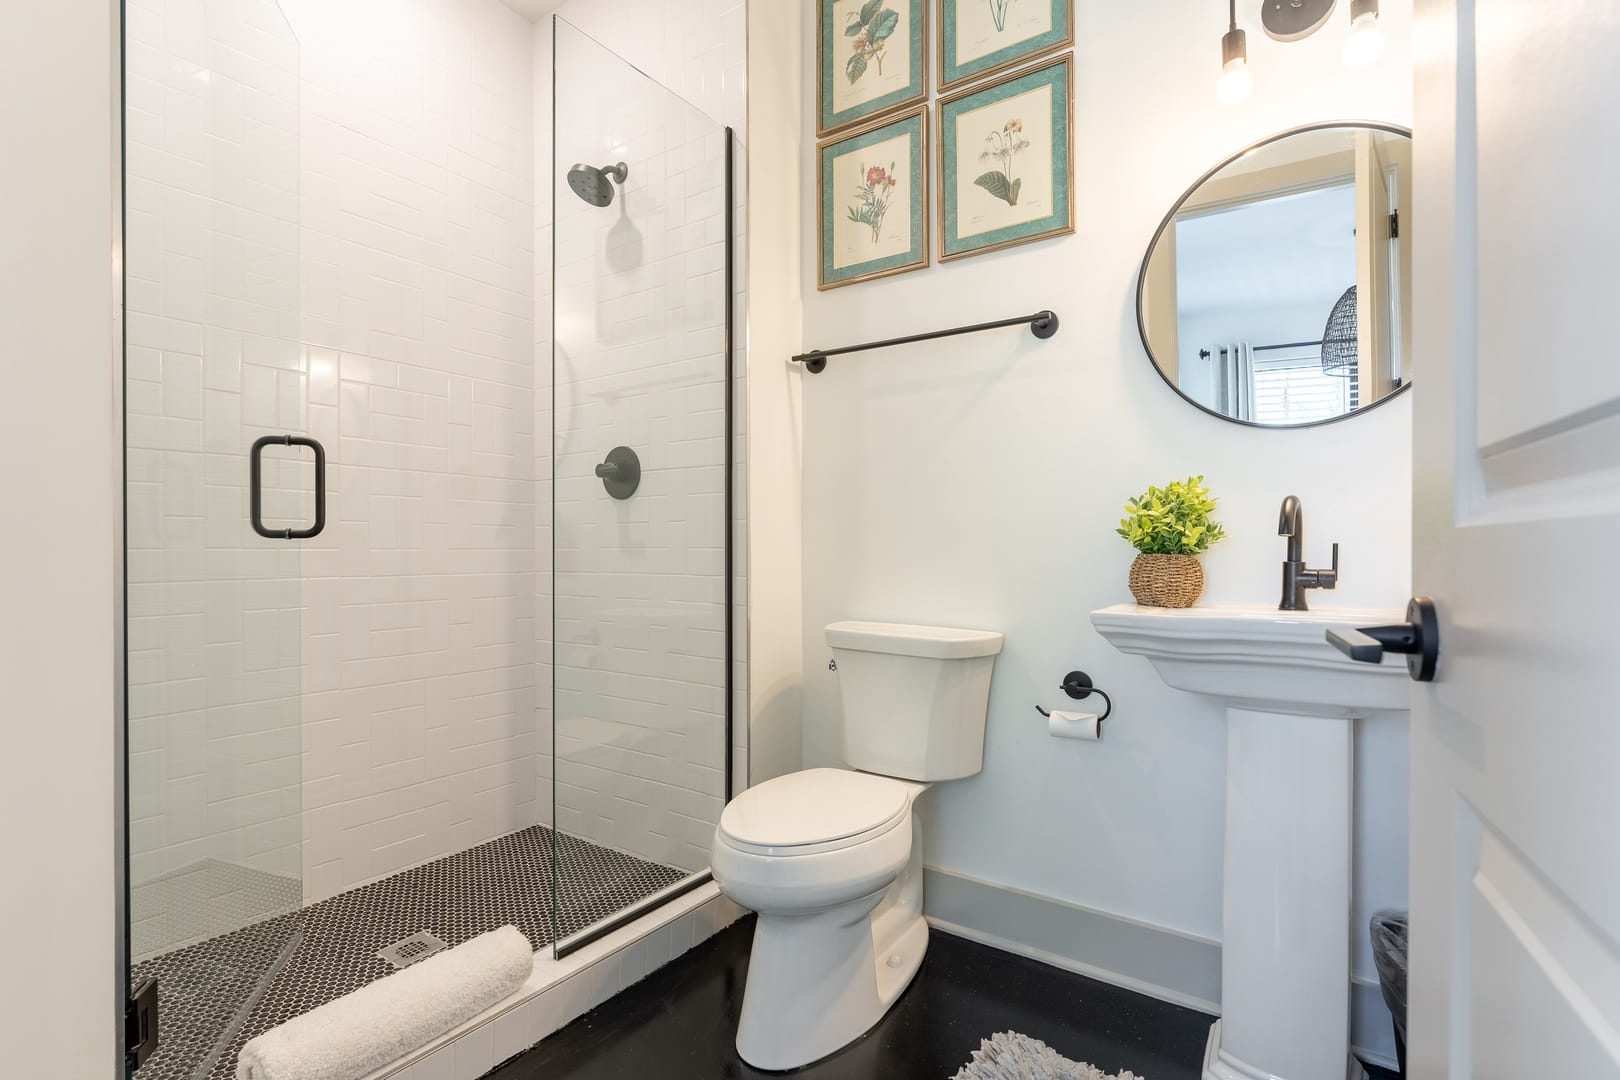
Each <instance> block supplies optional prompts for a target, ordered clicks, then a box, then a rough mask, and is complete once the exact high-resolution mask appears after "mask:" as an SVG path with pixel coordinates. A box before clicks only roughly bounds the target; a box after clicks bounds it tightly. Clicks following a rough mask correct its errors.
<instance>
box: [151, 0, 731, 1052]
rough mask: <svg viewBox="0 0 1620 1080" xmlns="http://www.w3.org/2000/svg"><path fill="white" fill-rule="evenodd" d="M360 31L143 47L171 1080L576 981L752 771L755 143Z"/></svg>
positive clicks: (198, 33) (505, 20) (581, 89)
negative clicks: (738, 392)
mask: <svg viewBox="0 0 1620 1080" xmlns="http://www.w3.org/2000/svg"><path fill="white" fill-rule="evenodd" d="M363 6H364V4H363V3H361V0H354V3H352V4H347V5H330V4H316V3H300V2H294V0H287V2H285V3H281V4H278V3H277V2H276V0H211V2H210V3H208V4H195V3H187V2H181V0H130V3H129V4H128V8H127V13H126V21H125V52H126V63H125V88H124V104H125V155H124V161H125V188H126V193H127V194H126V199H125V214H126V223H125V238H126V239H125V260H126V263H125V280H126V290H125V291H126V297H125V300H126V313H127V317H126V343H125V346H126V347H125V398H126V402H127V417H126V430H127V447H126V463H127V464H126V472H127V487H126V517H127V521H128V529H127V532H128V539H127V550H126V560H127V579H128V605H127V607H128V620H129V625H128V642H129V646H128V648H129V655H128V740H127V742H128V747H129V760H128V770H129V783H128V791H129V829H130V836H129V881H130V903H129V912H130V914H129V919H130V925H129V941H130V955H129V957H128V960H129V975H130V984H131V992H132V995H134V994H137V993H139V992H140V991H142V990H143V989H144V990H145V991H146V993H147V996H148V998H150V997H151V996H152V995H154V994H155V997H156V1000H157V1002H158V1008H159V1014H160V1021H159V1024H160V1033H161V1037H160V1040H159V1042H158V1044H157V1046H156V1047H155V1049H154V1048H147V1049H146V1050H145V1052H143V1053H142V1054H140V1055H137V1057H136V1059H134V1060H132V1062H131V1064H132V1066H135V1068H134V1070H133V1072H134V1075H135V1076H137V1077H139V1078H142V1080H181V1078H186V1080H190V1078H204V1077H216V1078H224V1077H229V1076H234V1070H235V1057H236V1053H237V1051H238V1050H239V1049H240V1047H241V1045H242V1044H243V1043H244V1042H245V1041H246V1040H247V1039H248V1038H251V1037H252V1036H253V1035H255V1034H257V1033H259V1032H262V1031H264V1030H266V1029H268V1028H269V1027H271V1026H274V1025H275V1024H277V1023H280V1022H282V1021H283V1020H286V1019H288V1018H290V1017H292V1016H294V1015H297V1014H299V1013H301V1012H304V1011H307V1010H308V1009H310V1008H313V1007H315V1006H317V1005H319V1004H322V1003H324V1002H325V1001H328V1000H332V999H334V998H336V997H338V996H341V995H342V994H344V993H346V992H348V991H350V990H353V989H355V988H357V987H359V986H361V985H364V984H365V983H367V982H370V981H372V980H374V979H377V978H381V977H383V976H386V975H388V974H390V973H391V972H393V971H394V970H396V969H397V968H398V967H400V966H403V965H404V964H407V963H409V962H411V961H412V960H413V959H418V958H421V957H423V956H426V955H430V954H431V953H432V952H434V951H437V950H438V949H441V948H444V947H453V946H455V945H457V944H459V943H461V942H463V941H465V940H467V939H469V938H471V937H473V936H475V935H477V934H479V933H481V932H484V931H487V930H491V929H494V928H496V927H499V926H501V925H504V924H507V923H511V924H514V925H516V926H517V927H518V928H519V929H520V930H522V931H523V932H524V933H525V934H526V935H527V936H528V937H529V940H530V942H531V943H532V944H533V945H534V946H535V947H536V949H537V950H545V951H546V952H547V953H548V954H550V955H553V956H561V955H566V954H567V953H568V952H569V951H571V950H573V949H575V948H578V947H580V946H582V945H583V944H585V943H587V942H589V941H590V940H592V939H594V938H595V937H597V936H599V935H601V934H603V933H605V932H607V931H609V930H611V929H613V928H615V927H617V926H619V925H622V924H623V923H625V922H627V921H629V920H630V919H632V918H635V917H637V916H638V915H640V914H643V913H645V912H647V911H649V910H651V909H653V908H655V907H657V906H658V905H659V904H660V903H662V902H663V901H665V900H667V899H668V898H670V897H671V896H674V895H677V894H679V893H680V892H682V891H685V890H686V889H689V888H692V887H694V886H695V885H698V884H701V883H702V882H703V881H705V880H706V878H707V875H708V850H709V841H710V837H711V835H712V833H713V830H714V827H715V824H716V822H717V821H718V817H719V813H720V809H721V807H722V806H723V804H724V801H725V798H726V796H727V794H728V793H729V792H730V791H731V790H732V784H733V776H734V773H740V772H741V766H740V764H739V763H734V762H733V760H732V755H733V751H732V746H733V738H732V717H731V707H732V702H733V700H734V695H733V688H732V681H733V671H734V664H733V661H734V656H733V651H734V649H733V631H732V628H733V625H734V622H735V618H736V607H737V606H738V605H737V604H736V600H737V597H736V596H735V588H734V584H733V583H734V580H735V570H736V567H735V559H734V555H733V525H734V519H735V517H736V509H735V508H734V506H733V500H732V471H733V470H732V465H733V463H734V461H735V454H734V443H733V424H732V415H733V411H732V398H733V394H734V386H735V379H734V371H733V367H734V363H735V361H734V358H733V348H732V334H731V327H732V325H733V316H734V311H733V288H732V280H733V279H732V253H733V249H734V242H735V239H736V235H735V234H736V229H735V221H736V216H735V213H734V208H735V205H736V202H737V197H736V194H735V188H734V185H733V178H732V177H733V165H734V153H733V149H732V139H731V133H730V131H729V130H728V129H726V128H724V127H722V126H721V125H719V124H718V123H717V122H715V121H714V120H712V119H711V118H709V117H707V116H706V115H704V114H703V113H702V112H700V111H699V110H697V109H695V108H693V107H692V106H690V105H688V104H686V103H685V102H683V101H682V100H680V99H679V98H678V97H677V96H676V95H675V94H673V93H672V92H671V91H669V90H667V89H665V88H664V87H662V86H660V85H659V84H658V83H656V82H654V81H653V80H652V79H650V78H648V77H647V76H645V75H643V74H642V73H641V72H639V71H637V70H636V69H634V68H633V67H631V66H630V65H629V64H627V63H626V62H625V61H623V60H622V59H620V58H619V57H618V56H616V55H615V54H614V53H613V52H612V51H611V50H609V49H608V48H606V47H604V46H603V45H601V44H599V43H597V42H595V41H593V40H591V39H590V38H588V37H586V36H585V35H584V34H582V33H580V32H579V31H577V30H575V29H574V28H573V27H572V26H570V25H569V24H568V23H566V22H564V21H562V20H560V19H559V20H557V21H556V22H555V23H546V24H542V25H539V26H535V27H531V26H530V25H529V24H527V23H525V22H521V21H520V20H519V19H518V18H517V16H515V15H513V14H512V13H511V12H509V11H507V9H505V8H502V7H499V6H498V5H497V4H496V3H495V0H488V10H484V9H483V8H480V7H479V6H478V4H477V3H473V2H470V3H469V4H468V5H465V9H464V10H465V11H466V12H468V14H467V15H466V16H465V17H466V18H467V20H468V26H467V27H465V28H462V27H460V26H459V25H456V24H454V21H453V20H451V21H449V22H447V23H446V24H445V25H443V26H435V27H433V31H434V33H433V34H423V35H422V36H421V37H420V38H411V39H409V42H408V44H409V46H410V47H409V48H406V47H405V45H404V44H400V42H405V41H406V39H407V37H408V35H406V34H404V33H403V32H401V33H400V36H399V39H398V41H396V40H395V39H393V38H389V37H387V36H386V35H384V36H381V37H379V38H377V39H375V40H373V39H367V40H366V45H367V47H366V48H365V49H360V48H358V47H356V41H355V38H354V34H355V32H356V26H355V19H354V14H353V9H357V8H359V7H363ZM458 17H459V16H458ZM401 21H402V22H403V21H405V20H401ZM397 29H398V28H397V27H396V30H397ZM458 34H460V35H462V36H460V37H457V35H458ZM518 34H521V35H523V37H522V38H521V39H519V38H517V37H516V35H518ZM435 35H437V36H438V37H444V38H446V39H447V40H445V41H444V43H443V45H442V49H443V62H442V63H440V64H438V66H435V67H434V68H433V77H432V78H426V79H423V78H419V77H418V76H419V74H420V73H419V72H417V71H415V70H413V69H412V68H410V66H409V64H410V63H411V62H413V61H415V60H419V59H420V58H421V56H422V55H423V50H430V49H432V48H434V47H435V46H436V45H437V41H436V37H435ZM530 35H532V37H531V36H530ZM514 40H518V41H520V42H521V43H522V45H523V47H521V48H519V47H514V46H513V42H514ZM396 46H398V47H397V48H396ZM458 65H459V66H458ZM458 79H459V80H461V81H460V82H458V81H457V80H458ZM460 86H465V87H466V88H467V89H466V90H465V91H464V92H463V91H461V90H458V89H457V88H458V87H460ZM490 87H521V88H522V92H521V94H516V93H513V94H508V96H507V97H506V98H499V97H498V96H496V97H492V96H491V95H492V93H493V91H491V90H490V89H489V88H490ZM384 91H386V93H385V92H384ZM530 95H532V96H530ZM492 101H493V102H494V103H493V104H492V103H491V102H492ZM468 102H477V103H478V110H477V112H476V113H474V114H469V115H465V116H463V115H460V114H459V113H458V112H457V109H458V108H461V107H464V106H466V104H467V103H468ZM435 119H437V121H438V123H437V124H435V123H434V122H433V121H434V120H435ZM490 162H499V163H500V164H501V168H499V169H498V168H496V167H495V166H493V165H491V164H490ZM576 166H578V168H576ZM503 170H504V171H503ZM571 174H572V183H571ZM407 210H408V211H409V212H408V213H407V212H406V211H407Z"/></svg>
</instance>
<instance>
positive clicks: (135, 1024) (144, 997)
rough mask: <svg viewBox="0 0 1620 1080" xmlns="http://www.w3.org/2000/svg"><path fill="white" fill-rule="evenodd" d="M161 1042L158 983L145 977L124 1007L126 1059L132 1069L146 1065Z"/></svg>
mask: <svg viewBox="0 0 1620 1080" xmlns="http://www.w3.org/2000/svg"><path fill="white" fill-rule="evenodd" d="M157 1045H158V984H157V980H156V979H145V980H143V981H142V982H141V985H139V986H137V987H136V988H135V992H134V993H133V994H130V995H129V1001H128V1003H126V1004H125V1006H124V1060H125V1062H126V1064H127V1065H128V1066H129V1068H130V1069H131V1070H134V1069H138V1068H140V1067H141V1066H142V1065H144V1064H146V1059H147V1058H149V1057H151V1056H152V1051H154V1050H156V1049H157Z"/></svg>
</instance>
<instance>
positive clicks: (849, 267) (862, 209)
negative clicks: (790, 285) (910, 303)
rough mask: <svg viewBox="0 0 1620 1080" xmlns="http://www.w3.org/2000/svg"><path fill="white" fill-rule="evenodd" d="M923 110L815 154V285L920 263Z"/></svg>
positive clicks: (924, 217)
mask: <svg viewBox="0 0 1620 1080" xmlns="http://www.w3.org/2000/svg"><path fill="white" fill-rule="evenodd" d="M927 201H928V108H927V106H924V107H922V108H920V109H916V110H914V111H912V112H910V113H907V114H906V115H904V116H900V117H897V118H895V119H891V120H880V121H877V122H876V123H873V124H871V125H868V126H867V127H864V128H861V129H859V130H857V131H853V132H850V133H849V134H847V135H842V136H839V137H838V138H837V139H833V140H830V141H828V142H824V143H822V144H821V145H820V146H819V147H818V148H817V150H816V208H817V218H816V221H817V225H816V247H817V255H816V266H817V272H816V287H817V288H820V289H836V288H837V287H838V286H840V285H853V284H854V283H855V282H857V281H870V280H872V279H873V278H880V277H888V276H889V275H890V274H900V273H904V272H905V271H907V270H920V269H921V268H923V267H925V266H927V265H928V212H927V206H926V204H927Z"/></svg>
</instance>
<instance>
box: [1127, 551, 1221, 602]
mask: <svg viewBox="0 0 1620 1080" xmlns="http://www.w3.org/2000/svg"><path fill="white" fill-rule="evenodd" d="M1203 591H1204V567H1203V565H1202V564H1200V563H1199V561H1198V559H1197V557H1196V556H1193V555H1138V556H1137V557H1136V561H1135V562H1133V563H1131V595H1132V596H1134V597H1136V602H1137V603H1138V604H1143V605H1145V606H1147V607H1164V608H1189V607H1192V606H1193V605H1194V604H1196V603H1198V597H1199V595H1200V594H1202V593H1203Z"/></svg>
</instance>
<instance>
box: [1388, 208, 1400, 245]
mask: <svg viewBox="0 0 1620 1080" xmlns="http://www.w3.org/2000/svg"><path fill="white" fill-rule="evenodd" d="M1400 236H1401V212H1400V211H1399V210H1391V211H1390V212H1389V238H1390V239H1391V240H1399V239H1400Z"/></svg>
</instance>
